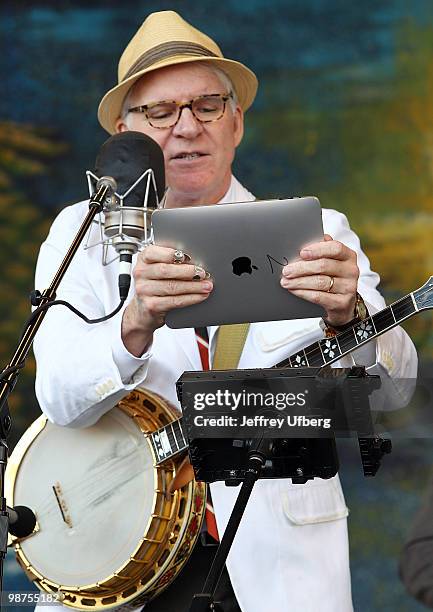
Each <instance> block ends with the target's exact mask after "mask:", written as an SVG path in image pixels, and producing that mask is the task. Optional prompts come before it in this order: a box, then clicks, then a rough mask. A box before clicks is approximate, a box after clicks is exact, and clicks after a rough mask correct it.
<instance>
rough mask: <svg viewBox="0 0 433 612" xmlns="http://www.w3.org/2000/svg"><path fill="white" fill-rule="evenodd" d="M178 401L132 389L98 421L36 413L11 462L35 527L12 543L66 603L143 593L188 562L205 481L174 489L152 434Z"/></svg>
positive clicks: (14, 486)
mask: <svg viewBox="0 0 433 612" xmlns="http://www.w3.org/2000/svg"><path fill="white" fill-rule="evenodd" d="M173 414H174V409H173V408H172V407H170V406H168V404H167V403H166V402H165V401H164V400H162V398H159V396H156V395H154V394H150V393H149V392H148V391H134V392H133V393H132V394H130V395H129V396H127V398H125V400H123V401H122V402H120V403H119V404H118V406H117V407H116V408H114V409H113V410H111V411H110V412H108V413H107V414H105V415H104V416H103V417H101V419H100V420H99V421H98V422H97V424H95V425H93V426H92V427H88V428H85V429H73V428H67V427H59V426H57V425H53V424H52V423H50V422H49V421H47V419H46V417H45V416H41V417H39V419H38V420H37V421H35V423H33V425H32V426H31V427H30V428H29V430H28V431H27V432H26V433H25V434H24V436H23V438H22V439H21V440H20V442H19V443H18V445H17V447H16V449H15V450H14V452H13V453H12V456H11V458H10V460H9V463H8V470H7V477H6V483H7V489H8V490H7V499H8V503H9V505H20V504H21V505H25V506H28V507H29V508H31V509H32V510H33V512H34V513H35V514H36V518H37V527H36V532H35V533H33V534H32V535H31V536H29V537H27V538H23V539H22V540H18V541H16V543H15V550H16V554H17V559H18V562H19V563H20V565H22V567H23V568H24V569H25V571H26V573H27V574H28V575H29V577H30V578H31V579H32V580H33V581H34V582H35V584H36V585H37V586H38V587H39V588H40V589H41V590H43V591H46V592H50V593H53V592H58V593H59V592H60V593H61V595H62V597H63V603H64V604H65V605H70V606H72V607H76V608H81V609H88V608H92V609H101V608H109V607H115V606H119V605H122V604H124V603H126V602H127V601H128V602H129V601H131V600H133V601H134V603H135V600H137V604H138V603H139V601H140V602H141V601H143V602H145V601H146V600H148V599H150V598H152V597H154V596H155V595H157V594H158V593H159V592H160V591H161V590H162V589H163V588H165V587H166V586H167V585H168V584H169V583H170V582H171V581H172V579H174V577H175V576H176V575H177V573H178V571H180V569H181V567H183V565H184V563H185V561H186V560H187V558H188V557H189V554H190V553H191V551H192V548H193V546H194V543H195V540H196V538H197V537H198V535H199V532H200V526H201V522H202V519H203V512H204V509H203V506H204V502H205V487H204V485H202V484H198V483H195V482H194V481H193V482H192V483H190V484H188V485H186V486H185V487H183V488H182V489H180V490H179V491H176V492H175V493H174V494H172V495H170V496H166V490H167V486H168V484H169V482H170V481H171V480H172V479H173V478H174V476H175V474H176V467H177V464H178V462H177V461H168V462H167V463H165V464H164V466H163V467H162V466H158V465H157V463H156V458H155V456H154V454H153V450H152V446H151V444H150V442H149V441H148V438H147V437H146V435H145V434H146V432H148V433H150V432H152V431H155V430H156V429H158V428H159V427H161V426H163V425H165V424H166V423H167V422H169V421H171V420H173Z"/></svg>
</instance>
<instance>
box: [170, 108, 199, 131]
mask: <svg viewBox="0 0 433 612" xmlns="http://www.w3.org/2000/svg"><path fill="white" fill-rule="evenodd" d="M202 131H203V126H202V124H201V122H200V121H199V120H198V119H196V118H195V116H194V114H193V112H192V110H191V109H190V108H188V107H187V106H184V107H183V108H182V109H181V110H180V117H179V119H178V122H177V123H176V125H175V126H174V128H173V132H172V133H173V134H174V135H175V136H181V137H183V138H195V137H196V136H198V135H199V134H200V133H201V132H202Z"/></svg>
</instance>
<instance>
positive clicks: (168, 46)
mask: <svg viewBox="0 0 433 612" xmlns="http://www.w3.org/2000/svg"><path fill="white" fill-rule="evenodd" d="M199 61H206V62H212V63H213V64H215V66H218V67H219V68H221V69H222V70H223V71H224V72H225V73H226V74H227V75H228V76H229V78H230V79H231V81H232V83H233V86H234V88H235V91H236V94H237V97H238V100H239V104H240V106H241V107H242V108H243V110H247V108H249V107H250V106H251V104H252V103H253V100H254V98H255V95H256V91H257V78H256V75H255V74H254V72H252V71H251V70H249V68H247V67H246V66H244V65H243V64H241V63H239V62H236V61H234V60H230V59H227V58H225V57H224V56H223V54H222V53H221V50H220V48H219V47H218V45H217V44H216V43H215V42H214V41H213V40H212V39H211V38H209V36H206V34H203V33H202V32H200V31H199V30H197V29H196V28H194V27H193V26H191V25H190V24H189V23H188V22H187V21H185V20H184V19H182V17H181V16H180V15H178V14H177V13H175V12H174V11H160V12H157V13H152V14H150V15H149V16H148V17H147V19H145V21H144V22H143V24H142V25H141V27H140V28H139V30H138V31H137V33H136V34H135V35H134V36H133V38H132V39H131V41H130V42H129V44H128V46H127V47H126V49H125V51H124V52H123V54H122V56H121V58H120V61H119V69H118V84H117V85H116V86H115V87H113V88H112V89H110V91H109V92H107V93H106V94H105V96H104V97H103V98H102V100H101V103H100V104H99V109H98V119H99V122H100V124H101V125H102V127H103V128H104V129H105V130H107V132H109V133H110V134H114V132H115V122H116V120H117V119H118V118H119V116H120V113H121V109H122V103H123V100H124V99H125V96H126V94H127V93H128V91H129V89H130V88H131V87H132V85H133V84H134V83H135V81H137V80H138V79H139V78H140V77H142V76H143V75H144V74H147V73H148V72H151V71H153V70H157V69H158V68H163V67H164V66H173V65H174V64H183V63H186V62H199Z"/></svg>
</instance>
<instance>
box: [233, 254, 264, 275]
mask: <svg viewBox="0 0 433 612" xmlns="http://www.w3.org/2000/svg"><path fill="white" fill-rule="evenodd" d="M232 266H233V274H236V275H237V276H240V275H241V274H252V272H253V270H258V267H257V266H253V265H252V263H251V259H250V258H249V257H236V259H234V260H233V261H232Z"/></svg>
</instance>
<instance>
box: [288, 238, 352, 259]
mask: <svg viewBox="0 0 433 612" xmlns="http://www.w3.org/2000/svg"><path fill="white" fill-rule="evenodd" d="M300 255H301V258H302V259H304V260H311V259H320V258H322V257H327V258H330V259H337V260H339V261H343V260H345V259H349V258H351V257H355V253H354V252H353V251H352V250H351V249H349V247H347V246H346V245H345V244H343V243H342V242H339V241H338V240H326V241H323V242H314V243H312V244H308V245H307V246H305V247H304V248H303V249H301V252H300Z"/></svg>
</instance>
